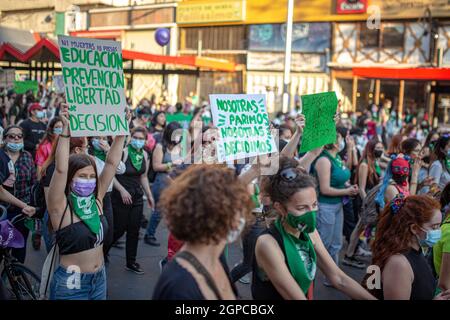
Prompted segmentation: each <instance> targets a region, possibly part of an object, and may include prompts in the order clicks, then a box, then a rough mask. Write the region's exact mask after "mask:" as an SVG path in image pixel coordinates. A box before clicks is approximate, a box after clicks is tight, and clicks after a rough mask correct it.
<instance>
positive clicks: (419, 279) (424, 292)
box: [378, 249, 437, 300]
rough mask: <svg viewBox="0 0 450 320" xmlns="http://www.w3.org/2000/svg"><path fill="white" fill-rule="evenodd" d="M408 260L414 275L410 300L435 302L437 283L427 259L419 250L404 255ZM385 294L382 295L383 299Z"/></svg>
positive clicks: (412, 250)
mask: <svg viewBox="0 0 450 320" xmlns="http://www.w3.org/2000/svg"><path fill="white" fill-rule="evenodd" d="M403 255H404V256H405V258H406V259H407V260H408V262H409V264H410V265H411V268H412V270H413V273H414V281H413V283H412V286H411V296H410V297H409V300H433V298H434V293H435V291H436V285H437V281H436V278H435V277H434V276H433V271H432V270H431V268H430V265H429V264H428V262H427V259H426V257H425V256H424V255H423V253H422V252H421V251H419V250H415V249H410V250H409V251H408V252H406V253H404V254H403ZM383 296H384V294H381V297H380V296H379V297H378V298H383Z"/></svg>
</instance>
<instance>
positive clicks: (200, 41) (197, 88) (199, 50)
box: [195, 29, 203, 100]
mask: <svg viewBox="0 0 450 320" xmlns="http://www.w3.org/2000/svg"><path fill="white" fill-rule="evenodd" d="M202 47H203V32H202V30H201V29H200V30H199V31H198V46H197V56H198V57H201V56H202V49H203V48H202ZM197 72H198V75H197V81H196V84H195V91H196V92H195V94H196V95H197V97H198V98H199V100H200V90H201V82H200V68H197Z"/></svg>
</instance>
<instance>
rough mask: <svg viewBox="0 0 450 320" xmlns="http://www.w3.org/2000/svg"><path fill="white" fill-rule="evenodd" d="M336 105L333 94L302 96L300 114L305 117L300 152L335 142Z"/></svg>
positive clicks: (336, 101)
mask: <svg viewBox="0 0 450 320" xmlns="http://www.w3.org/2000/svg"><path fill="white" fill-rule="evenodd" d="M337 105H338V99H337V97H336V93H335V92H324V93H317V94H309V95H305V96H302V114H304V115H305V124H306V125H305V129H304V130H303V136H302V144H301V146H300V152H301V153H303V152H307V151H310V150H314V149H316V148H319V147H322V146H324V145H326V144H330V143H334V142H335V141H336V124H335V122H334V115H335V114H336V109H337Z"/></svg>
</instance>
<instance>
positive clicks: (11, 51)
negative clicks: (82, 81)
mask: <svg viewBox="0 0 450 320" xmlns="http://www.w3.org/2000/svg"><path fill="white" fill-rule="evenodd" d="M122 56H123V59H124V60H143V61H148V62H156V63H161V64H172V65H179V66H189V67H195V68H205V69H210V70H219V71H228V72H233V71H236V65H235V64H234V63H232V62H229V61H227V60H222V59H214V58H207V57H196V56H165V55H157V54H150V53H145V52H138V51H132V50H125V49H124V50H122ZM0 61H11V62H22V63H30V62H31V61H39V62H49V61H53V62H59V48H58V45H57V44H56V43H54V42H53V41H51V40H49V39H46V38H45V39H41V40H39V41H38V42H37V43H36V44H35V45H34V46H32V47H31V48H29V49H28V50H27V51H25V52H22V51H21V50H19V49H18V48H16V47H15V46H14V45H12V44H10V43H3V44H2V45H1V46H0Z"/></svg>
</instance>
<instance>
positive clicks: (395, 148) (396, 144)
mask: <svg viewBox="0 0 450 320" xmlns="http://www.w3.org/2000/svg"><path fill="white" fill-rule="evenodd" d="M403 137H404V136H403V135H402V134H400V133H399V134H396V135H395V136H393V137H392V140H391V144H390V145H389V149H388V151H387V153H388V155H392V154H394V153H395V154H399V153H400V145H401V143H402V141H403Z"/></svg>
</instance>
